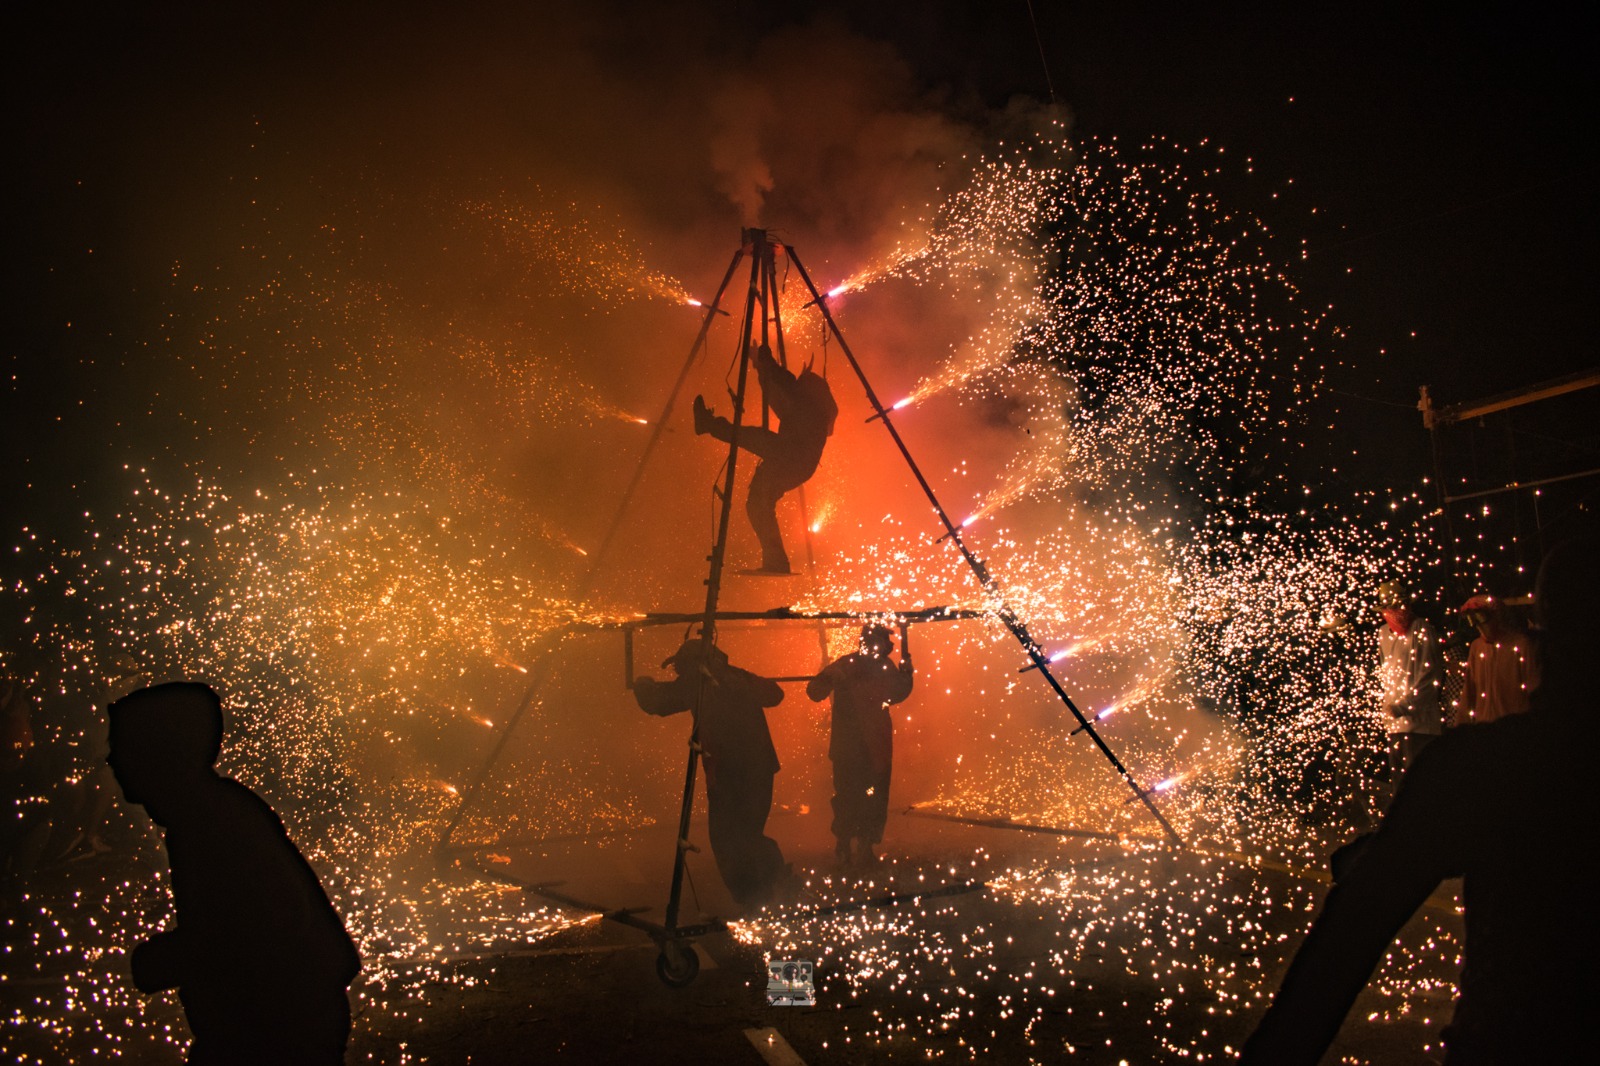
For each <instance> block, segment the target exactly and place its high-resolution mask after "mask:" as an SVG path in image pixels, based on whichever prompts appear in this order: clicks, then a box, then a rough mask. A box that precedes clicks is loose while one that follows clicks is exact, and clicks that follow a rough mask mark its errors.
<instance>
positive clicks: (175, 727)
mask: <svg viewBox="0 0 1600 1066" xmlns="http://www.w3.org/2000/svg"><path fill="white" fill-rule="evenodd" d="M108 715H109V717H110V719H111V754H110V756H109V757H108V758H107V760H106V761H107V762H108V763H109V764H110V765H111V769H112V771H113V772H114V773H115V774H116V778H117V783H118V784H119V785H121V787H122V794H123V796H124V798H125V799H127V801H128V802H129V803H136V804H139V805H141V806H143V807H144V809H145V810H146V811H147V812H148V813H149V815H150V817H151V819H152V820H154V821H155V822H156V824H158V825H160V826H162V827H163V828H164V829H165V830H166V844H167V856H168V860H169V862H170V865H171V869H172V897H173V903H174V909H175V911H176V917H177V922H176V926H175V928H172V929H169V930H168V931H166V932H163V933H158V934H156V935H155V936H153V937H151V938H150V939H149V940H147V941H145V942H144V943H142V944H140V945H138V946H137V947H136V948H134V950H133V960H132V961H133V981H134V984H135V985H137V986H138V987H139V989H140V991H143V992H159V991H163V990H165V989H169V988H176V989H177V990H178V998H179V999H180V1000H182V1002H183V1009H184V1012H185V1013H186V1014H187V1015H188V1018H189V1028H190V1029H191V1030H192V1031H193V1033H194V1043H193V1045H191V1047H190V1049H189V1062H190V1063H193V1064H197V1066H198V1064H213V1063H214V1064H223V1063H226V1064H228V1066H258V1064H259V1066H266V1064H268V1063H271V1064H274V1066H285V1064H288V1063H303V1064H307V1066H310V1064H323V1063H340V1062H343V1061H344V1049H345V1042H346V1041H347V1040H348V1039H349V1035H350V1005H349V1001H348V1000H347V999H346V997H345V989H346V988H347V987H348V986H349V984H350V982H351V980H352V979H353V978H354V977H355V975H356V971H357V970H358V969H360V959H359V957H358V956H357V954H356V949H355V945H354V944H353V943H351V940H350V936H349V934H348V933H346V932H345V928H344V923H343V922H342V921H341V920H340V918H339V915H338V914H337V913H336V912H335V911H334V909H333V906H332V904H330V903H329V902H328V897H327V895H326V894H324V892H323V891H322V885H321V884H320V883H319V882H318V880H317V875H316V873H315V872H313V871H312V869H311V867H310V866H309V865H307V863H306V861H305V859H304V858H303V857H301V855H300V852H299V851H298V850H297V849H296V848H295V846H294V844H293V843H292V842H291V841H290V840H289V837H288V834H286V833H285V832H284V828H283V823H282V822H281V821H279V819H278V816H277V815H276V814H274V813H273V811H272V808H270V807H268V806H267V804H266V803H265V802H264V801H262V799H261V798H260V797H259V796H257V795H256V794H255V793H254V792H251V791H250V790H249V789H248V788H246V787H245V786H244V785H241V784H240V783H239V782H237V781H235V780H233V779H232V778H228V777H223V776H221V775H219V774H218V773H217V772H216V771H215V769H213V766H212V764H213V763H214V762H215V761H216V758H217V753H218V751H219V750H220V748H221V744H222V706H221V701H220V700H219V699H218V697H217V694H216V693H215V692H214V691H212V690H211V689H210V688H209V687H207V686H205V685H201V684H195V683H190V682H173V683H170V684H165V685H156V686H154V687H152V688H145V689H140V690H139V691H137V692H134V693H132V694H130V695H128V696H125V697H123V698H122V699H120V700H117V701H116V702H115V703H113V704H111V706H110V708H109V711H108Z"/></svg>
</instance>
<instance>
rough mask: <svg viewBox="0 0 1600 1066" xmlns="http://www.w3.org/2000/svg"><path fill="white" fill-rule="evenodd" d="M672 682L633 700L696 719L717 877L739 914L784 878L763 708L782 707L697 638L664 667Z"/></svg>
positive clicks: (772, 693)
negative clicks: (770, 819) (771, 818)
mask: <svg viewBox="0 0 1600 1066" xmlns="http://www.w3.org/2000/svg"><path fill="white" fill-rule="evenodd" d="M661 665H662V666H670V667H672V669H673V672H674V673H675V674H676V675H677V676H676V677H675V678H673V679H672V680H671V681H657V680H656V679H655V678H651V677H640V678H637V679H635V680H634V683H633V696H634V699H635V700H637V701H638V703H639V708H640V709H641V710H643V711H644V712H645V713H647V714H654V715H659V716H663V717H664V716H666V715H671V714H679V713H681V712H683V711H694V712H695V725H696V728H697V729H698V730H699V734H698V740H699V744H700V748H701V753H702V754H701V757H702V759H703V761H704V763H705V768H706V821H707V823H708V826H707V828H708V831H709V833H710V836H711V854H712V855H713V856H714V857H715V858H716V860H717V872H718V873H720V874H721V875H722V883H723V884H725V885H727V886H728V891H729V892H730V893H731V894H732V895H733V898H734V900H735V902H737V903H738V904H739V905H740V906H741V907H757V906H760V905H761V904H763V903H766V902H768V901H769V900H770V899H771V898H772V894H773V891H774V890H775V889H776V888H777V887H778V886H779V885H780V883H781V882H782V880H783V879H784V877H785V875H786V873H787V867H786V865H785V863H784V861H783V851H782V849H780V848H779V847H778V843H777V841H775V840H773V839H772V838H771V837H769V836H767V835H766V827H767V815H768V814H770V813H771V812H772V779H773V778H774V777H775V776H776V775H777V773H778V752H777V749H776V748H774V747H773V746H772V733H771V731H770V730H768V728H767V715H766V708H768V707H776V706H777V705H778V704H779V703H780V702H782V700H783V690H782V689H781V688H779V687H778V683H777V682H776V681H772V680H769V679H767V678H764V677H757V676H756V675H755V674H752V673H750V672H749V671H747V670H741V669H739V668H738V667H737V666H733V665H731V664H730V663H729V662H728V657H727V656H726V655H724V654H723V652H722V650H721V649H720V648H718V647H716V646H714V645H712V644H710V643H708V642H706V641H703V640H700V639H698V638H696V639H694V640H689V641H685V642H684V644H683V646H682V647H681V648H679V649H678V650H677V651H676V652H674V653H673V654H672V655H671V656H670V657H669V658H667V659H666V660H664V661H663V662H662V664H661Z"/></svg>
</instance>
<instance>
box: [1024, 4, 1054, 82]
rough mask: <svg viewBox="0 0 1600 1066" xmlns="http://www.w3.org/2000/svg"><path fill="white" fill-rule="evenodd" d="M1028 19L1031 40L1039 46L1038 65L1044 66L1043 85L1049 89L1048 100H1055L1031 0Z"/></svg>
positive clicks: (1048, 66) (1047, 62) (1047, 61)
mask: <svg viewBox="0 0 1600 1066" xmlns="http://www.w3.org/2000/svg"><path fill="white" fill-rule="evenodd" d="M1028 21H1029V22H1031V23H1033V41H1034V43H1035V44H1037V45H1038V46H1039V66H1041V67H1042V68H1044V85H1045V88H1047V89H1049V90H1050V102H1051V103H1052V104H1053V103H1055V102H1056V85H1055V82H1054V81H1053V80H1051V78H1050V61H1049V60H1047V59H1046V58H1045V57H1044V38H1043V37H1042V36H1040V34H1039V19H1038V18H1037V17H1036V16H1035V15H1034V13H1033V0H1028Z"/></svg>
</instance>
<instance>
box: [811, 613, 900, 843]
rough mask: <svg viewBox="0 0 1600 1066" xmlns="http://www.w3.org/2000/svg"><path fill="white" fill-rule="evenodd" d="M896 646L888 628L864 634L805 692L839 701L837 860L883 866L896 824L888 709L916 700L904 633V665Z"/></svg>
mask: <svg viewBox="0 0 1600 1066" xmlns="http://www.w3.org/2000/svg"><path fill="white" fill-rule="evenodd" d="M893 651H894V639H893V638H892V637H891V636H890V635H889V630H888V627H886V626H881V625H869V626H863V627H862V629H861V649H860V650H859V651H856V652H853V653H852V654H850V655H846V656H843V657H841V658H838V659H835V660H834V661H833V662H831V663H829V664H828V665H827V666H826V667H824V668H823V669H822V672H821V673H819V674H818V675H817V676H816V677H814V678H812V679H811V681H810V683H808V684H807V685H806V695H807V696H810V697H811V698H812V699H813V700H819V701H820V700H825V699H827V698H828V697H829V696H832V697H833V723H832V730H831V733H830V736H829V740H828V758H829V759H831V760H832V761H833V836H834V840H835V841H836V842H837V843H836V844H835V846H834V853H835V854H836V855H837V856H838V857H839V859H840V860H841V861H843V862H849V861H850V859H851V854H850V846H851V845H850V842H851V841H852V840H854V841H855V842H856V844H857V845H858V852H857V855H856V858H858V859H861V860H865V861H870V860H872V859H874V858H876V855H875V853H874V852H873V850H872V849H873V847H874V846H875V845H877V844H878V842H879V841H881V840H882V839H883V827H884V823H885V822H886V821H887V820H888V817H889V779H890V777H891V776H892V775H893V771H894V720H893V719H892V718H891V717H890V715H889V705H890V704H891V703H899V702H901V701H902V700H904V699H905V698H906V697H907V696H909V695H911V681H912V673H911V645H910V641H909V638H908V635H907V632H906V629H905V628H904V627H903V626H902V627H901V630H900V662H899V664H898V665H896V664H895V662H894V660H893V659H891V658H889V655H890V653H891V652H893Z"/></svg>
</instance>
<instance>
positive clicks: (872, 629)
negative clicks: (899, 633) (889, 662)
mask: <svg viewBox="0 0 1600 1066" xmlns="http://www.w3.org/2000/svg"><path fill="white" fill-rule="evenodd" d="M861 651H862V654H864V655H870V656H872V657H873V658H874V659H881V658H883V657H884V656H886V655H888V654H889V653H890V652H892V651H894V637H893V636H892V635H890V633H889V627H888V626H886V625H881V624H879V623H876V622H874V623H871V624H869V625H864V626H862V627H861Z"/></svg>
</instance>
